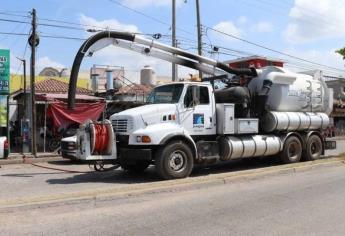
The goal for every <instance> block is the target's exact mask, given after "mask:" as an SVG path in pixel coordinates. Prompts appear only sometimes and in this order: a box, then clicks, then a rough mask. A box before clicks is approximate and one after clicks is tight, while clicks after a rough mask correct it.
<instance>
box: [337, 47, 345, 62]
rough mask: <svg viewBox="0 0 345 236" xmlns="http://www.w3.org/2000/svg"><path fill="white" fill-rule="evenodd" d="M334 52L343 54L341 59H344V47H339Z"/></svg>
mask: <svg viewBox="0 0 345 236" xmlns="http://www.w3.org/2000/svg"><path fill="white" fill-rule="evenodd" d="M335 52H336V53H338V54H340V55H342V56H343V60H345V47H344V48H341V49H338V50H336V51H335Z"/></svg>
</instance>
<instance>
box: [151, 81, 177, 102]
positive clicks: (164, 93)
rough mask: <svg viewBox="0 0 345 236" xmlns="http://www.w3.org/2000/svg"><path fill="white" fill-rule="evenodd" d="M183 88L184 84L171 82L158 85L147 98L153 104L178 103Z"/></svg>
mask: <svg viewBox="0 0 345 236" xmlns="http://www.w3.org/2000/svg"><path fill="white" fill-rule="evenodd" d="M182 90H183V84H169V85H164V86H159V87H156V88H154V89H153V90H152V92H151V94H150V95H149V96H148V98H147V102H148V103H151V104H157V103H172V104H173V103H178V101H179V100H180V96H181V93H182Z"/></svg>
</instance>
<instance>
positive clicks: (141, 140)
mask: <svg viewBox="0 0 345 236" xmlns="http://www.w3.org/2000/svg"><path fill="white" fill-rule="evenodd" d="M137 143H151V138H150V137H149V136H147V135H143V136H137Z"/></svg>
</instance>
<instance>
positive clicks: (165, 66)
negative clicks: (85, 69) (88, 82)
mask: <svg viewBox="0 0 345 236" xmlns="http://www.w3.org/2000/svg"><path fill="white" fill-rule="evenodd" d="M80 23H81V24H84V25H95V26H97V27H102V28H105V27H109V28H111V29H116V30H120V31H130V32H140V30H139V28H138V27H137V26H136V25H132V24H125V23H122V22H119V21H118V20H116V19H106V20H102V21H98V20H96V19H94V18H91V17H88V16H85V15H83V14H82V15H80ZM86 28H87V27H86ZM89 60H90V59H86V60H85V62H86V61H89ZM91 60H92V62H91V63H95V64H101V65H111V66H123V67H124V68H125V71H126V70H127V72H125V73H126V75H127V76H128V77H129V79H130V80H131V81H132V82H139V75H138V72H139V71H140V69H142V68H143V67H144V66H145V65H150V66H152V67H153V68H154V70H155V71H156V73H157V74H158V75H168V76H169V75H171V63H170V62H166V61H163V60H160V59H157V58H154V57H149V56H146V55H142V54H139V53H136V52H133V51H130V50H127V49H123V48H119V47H115V46H108V47H106V48H103V49H101V50H99V51H97V52H96V53H94V55H93V56H92V59H91ZM179 68H181V70H180V72H179V74H180V75H182V73H185V72H186V71H188V70H185V69H182V67H179ZM133 71H135V72H134V73H133ZM193 73H195V72H193Z"/></svg>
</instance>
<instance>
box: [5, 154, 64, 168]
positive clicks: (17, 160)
mask: <svg viewBox="0 0 345 236" xmlns="http://www.w3.org/2000/svg"><path fill="white" fill-rule="evenodd" d="M66 160H67V159H64V158H62V157H61V156H59V155H48V156H44V157H36V158H35V157H31V156H29V157H26V156H16V157H14V158H13V157H12V158H8V159H0V166H1V165H12V164H32V163H42V162H49V161H66Z"/></svg>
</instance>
